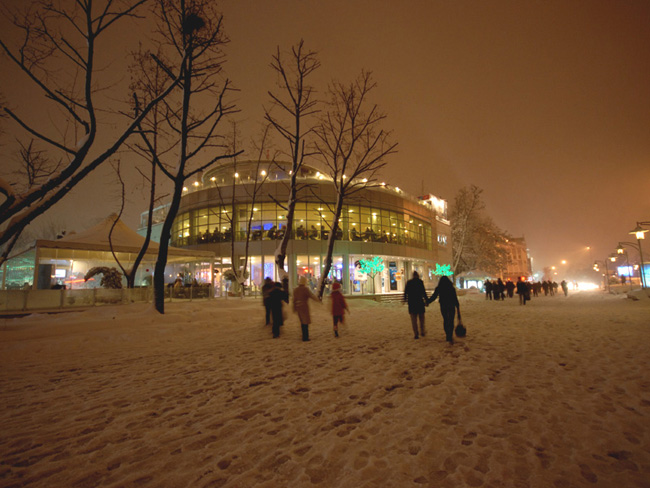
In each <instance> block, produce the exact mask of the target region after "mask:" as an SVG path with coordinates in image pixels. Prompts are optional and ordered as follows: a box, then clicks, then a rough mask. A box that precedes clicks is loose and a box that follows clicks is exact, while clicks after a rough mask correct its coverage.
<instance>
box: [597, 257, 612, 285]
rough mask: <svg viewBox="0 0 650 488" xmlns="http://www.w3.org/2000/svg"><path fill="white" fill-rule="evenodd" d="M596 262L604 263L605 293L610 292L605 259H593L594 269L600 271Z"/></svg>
mask: <svg viewBox="0 0 650 488" xmlns="http://www.w3.org/2000/svg"><path fill="white" fill-rule="evenodd" d="M598 263H601V264H604V265H605V283H606V285H607V293H610V291H611V290H610V288H609V269H608V268H607V259H605V261H598V260H596V261H594V271H600V268H599V267H598Z"/></svg>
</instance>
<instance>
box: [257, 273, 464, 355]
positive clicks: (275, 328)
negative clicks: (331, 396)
mask: <svg viewBox="0 0 650 488" xmlns="http://www.w3.org/2000/svg"><path fill="white" fill-rule="evenodd" d="M330 299H331V309H330V310H331V313H332V325H333V330H334V337H339V324H341V323H343V319H344V315H345V313H346V312H348V313H349V312H350V309H349V308H348V304H347V302H346V300H345V297H344V296H343V293H341V284H340V283H338V282H334V283H333V284H332V293H331V295H330ZM436 299H437V300H438V302H439V303H440V313H441V315H442V320H443V329H444V331H445V336H446V340H447V342H449V343H450V344H453V343H454V339H453V336H454V317H455V314H456V311H457V312H458V322H459V323H460V321H461V315H460V304H459V303H458V296H457V295H456V289H455V288H454V285H453V283H452V282H451V280H450V279H449V278H448V277H446V276H443V277H441V278H440V281H439V283H438V286H437V287H436V289H435V290H434V292H433V294H432V295H431V297H428V296H427V292H426V290H425V288H424V283H423V281H422V280H421V279H420V276H419V274H418V273H417V271H414V272H413V278H411V279H410V280H408V281H407V283H406V286H405V288H404V296H403V301H404V303H407V304H408V311H409V315H410V318H411V326H412V328H413V334H414V338H415V339H419V338H420V336H425V335H426V329H425V324H424V312H425V307H428V306H429V304H430V303H432V302H434V301H435V300H436ZM309 300H314V301H317V302H318V301H319V299H318V298H317V297H316V295H314V294H313V293H312V291H311V290H310V289H309V287H308V286H307V279H306V278H305V277H304V276H303V277H301V278H300V279H299V281H298V286H297V287H296V288H294V290H293V293H292V308H293V311H294V312H295V313H296V314H297V315H298V319H299V321H300V327H301V330H302V340H303V341H309V325H310V323H311V315H310V312H309ZM262 301H263V304H264V308H265V312H266V322H265V323H266V325H271V330H272V333H273V338H277V337H280V327H282V326H283V325H284V320H285V318H286V317H285V314H284V305H283V304H287V305H288V304H289V280H288V279H286V278H285V279H284V280H283V281H282V282H281V283H280V282H274V281H273V280H272V279H271V278H265V280H264V285H262ZM418 325H419V327H418Z"/></svg>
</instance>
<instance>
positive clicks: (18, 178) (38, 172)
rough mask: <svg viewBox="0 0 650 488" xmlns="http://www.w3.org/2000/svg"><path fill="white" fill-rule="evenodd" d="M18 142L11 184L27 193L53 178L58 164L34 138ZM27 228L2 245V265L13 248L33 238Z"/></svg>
mask: <svg viewBox="0 0 650 488" xmlns="http://www.w3.org/2000/svg"><path fill="white" fill-rule="evenodd" d="M16 142H17V143H18V146H19V150H18V153H17V155H16V161H17V163H18V168H17V169H16V170H14V171H13V172H12V176H13V178H12V180H13V183H12V184H11V185H12V187H13V189H14V190H15V191H16V192H19V193H25V192H28V191H30V190H31V189H32V188H33V187H34V186H36V185H39V184H42V183H43V182H44V181H47V179H48V178H51V177H52V175H53V174H54V173H56V171H57V169H58V164H56V163H53V162H51V161H49V160H48V159H47V157H46V156H45V155H44V151H41V150H38V149H36V147H35V144H34V140H33V139H32V140H30V142H29V144H27V145H25V144H24V143H23V142H21V141H20V140H17V141H16ZM25 230H26V229H24V230H23V232H20V233H18V234H16V235H15V236H14V237H13V238H12V239H10V240H9V241H8V242H7V243H5V244H4V245H2V246H0V248H1V249H2V252H1V253H0V265H1V264H2V262H4V261H5V260H6V259H7V258H8V257H9V254H10V253H11V252H12V250H13V249H15V248H16V247H20V246H21V245H22V244H25V243H26V242H27V241H29V240H32V239H33V236H32V235H31V234H30V233H29V232H25Z"/></svg>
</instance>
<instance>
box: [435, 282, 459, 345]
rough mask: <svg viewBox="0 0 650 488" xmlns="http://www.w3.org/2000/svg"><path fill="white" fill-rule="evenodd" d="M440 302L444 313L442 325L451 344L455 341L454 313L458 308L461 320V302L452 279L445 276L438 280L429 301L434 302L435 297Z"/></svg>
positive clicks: (441, 310)
mask: <svg viewBox="0 0 650 488" xmlns="http://www.w3.org/2000/svg"><path fill="white" fill-rule="evenodd" d="M436 298H437V299H438V302H439V303H440V314H441V315H442V326H443V329H444V331H445V336H446V340H447V342H448V343H449V344H453V343H454V314H455V312H456V310H458V321H459V322H460V320H461V318H460V303H458V295H456V288H454V284H453V283H452V282H451V280H450V279H449V278H448V277H446V276H443V277H441V278H440V281H439V282H438V286H436V289H435V291H434V292H433V295H431V298H429V300H428V303H432V302H433V301H435V299H436Z"/></svg>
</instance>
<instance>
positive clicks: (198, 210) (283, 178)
mask: <svg viewBox="0 0 650 488" xmlns="http://www.w3.org/2000/svg"><path fill="white" fill-rule="evenodd" d="M290 168H291V166H290V165H289V164H288V163H277V162H268V161H267V162H262V163H258V162H250V161H248V162H238V163H235V164H233V163H230V164H223V165H220V166H218V167H216V168H214V169H212V170H210V171H207V172H205V173H203V174H202V175H200V176H199V177H198V178H197V179H196V180H194V181H192V182H189V183H190V184H189V185H188V186H187V187H186V188H185V189H184V195H183V197H182V200H181V205H180V209H179V211H178V214H177V217H176V219H175V221H174V225H173V230H172V241H171V244H172V246H176V247H186V248H193V249H197V250H210V251H214V252H215V253H216V255H217V262H216V263H215V265H214V284H215V289H216V290H217V293H218V294H219V293H221V294H223V293H226V292H228V290H229V289H230V285H231V284H230V283H229V282H228V281H227V280H226V279H225V278H224V271H227V270H228V269H229V268H232V266H233V260H234V264H235V266H237V267H241V266H242V265H243V261H244V256H245V254H246V246H248V256H249V259H248V271H249V279H248V283H247V284H248V286H250V287H251V288H253V289H255V288H258V287H261V284H262V281H263V280H264V278H265V277H267V276H269V277H271V278H273V279H274V280H275V279H277V273H276V270H275V269H274V266H275V265H274V256H275V254H276V248H277V247H278V245H279V243H280V239H281V238H282V236H283V235H284V233H285V232H286V228H287V211H286V204H287V201H288V198H289V180H290V178H291V174H290ZM297 182H298V184H299V186H300V191H299V193H298V203H297V205H296V210H295V214H294V225H293V231H292V235H291V239H290V241H289V246H288V249H287V260H286V269H287V271H288V272H289V276H290V282H291V283H290V285H291V286H294V285H295V283H297V280H298V278H299V277H300V276H306V277H307V278H308V281H309V283H310V284H311V285H312V286H313V287H315V286H316V283H317V281H318V279H319V278H320V277H321V270H322V263H323V261H324V259H325V255H326V252H327V240H328V237H329V234H330V227H331V222H332V219H333V208H334V205H335V202H336V192H335V189H334V186H333V184H332V182H331V180H329V178H328V177H326V176H325V175H323V174H321V173H319V172H318V171H317V170H316V169H314V168H313V167H309V166H303V167H302V170H301V173H300V174H299V175H297ZM253 197H254V198H253ZM251 214H252V220H251V222H250V233H249V231H248V225H249V217H250V216H251ZM145 216H146V214H144V215H143V218H144V217H145ZM450 234H451V232H450V227H449V221H448V220H447V202H446V201H444V200H441V199H439V198H436V197H433V196H430V195H428V196H426V197H420V198H414V197H412V196H409V195H407V194H406V193H404V192H403V191H402V190H400V189H399V188H395V187H391V186H389V185H387V184H384V183H382V184H381V185H377V186H368V187H366V188H363V189H362V190H360V191H358V192H357V193H355V194H354V195H352V196H351V197H349V198H348V200H346V202H345V204H344V208H343V213H342V215H341V218H340V221H339V231H338V232H337V235H336V242H335V245H334V256H333V266H332V269H331V272H330V276H329V277H328V278H329V279H336V280H338V281H340V282H341V283H342V286H343V290H344V292H345V293H347V294H371V293H391V292H393V293H398V292H402V291H403V289H404V284H405V281H406V280H407V279H408V278H409V277H410V276H411V274H412V272H413V271H418V272H419V273H420V276H421V277H422V279H423V280H424V282H425V285H427V286H428V287H432V286H433V285H434V283H435V282H437V278H436V276H435V272H436V270H437V269H438V270H439V269H440V267H444V265H448V264H450V261H451V238H450ZM233 236H234V253H233V245H232V237H233ZM247 236H248V239H247ZM371 259H374V262H375V263H376V264H379V266H375V268H374V270H368V269H366V272H364V267H363V266H362V265H363V264H364V260H365V261H370V260H371ZM382 264H383V269H380V268H381V267H382V266H381V265H382ZM378 268H379V269H378ZM226 276H227V273H226ZM201 278H203V279H205V278H206V277H201Z"/></svg>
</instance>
